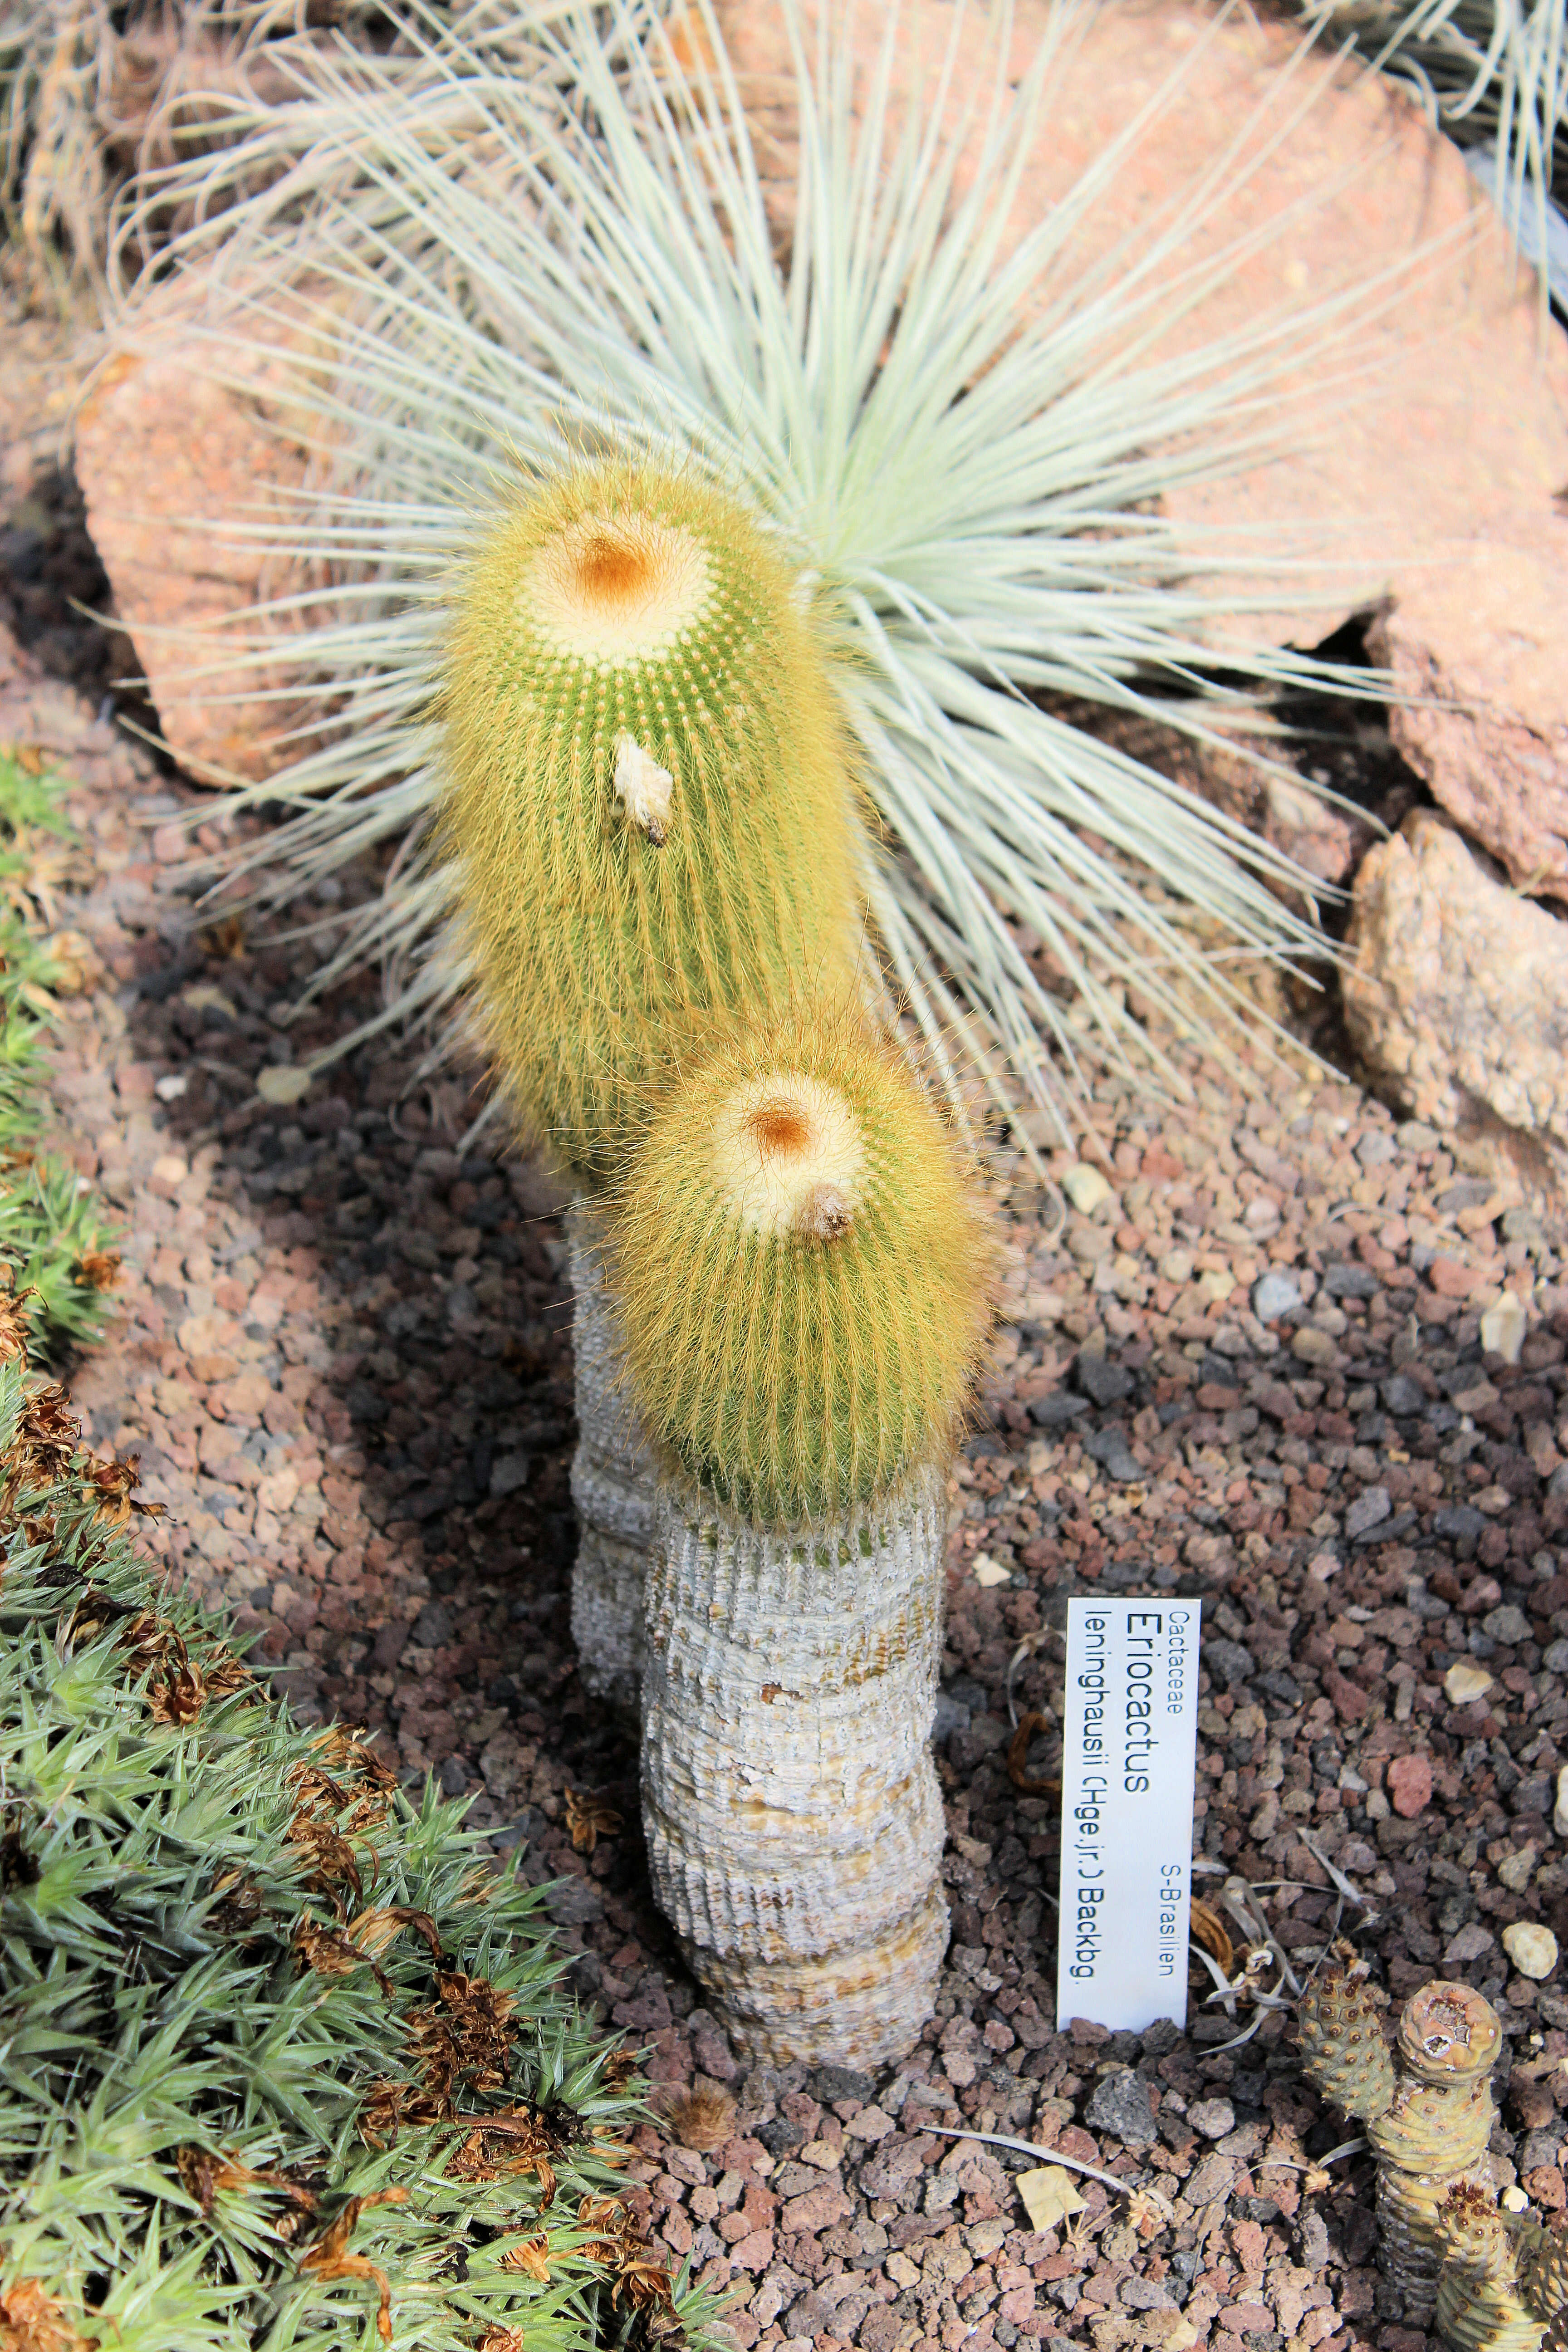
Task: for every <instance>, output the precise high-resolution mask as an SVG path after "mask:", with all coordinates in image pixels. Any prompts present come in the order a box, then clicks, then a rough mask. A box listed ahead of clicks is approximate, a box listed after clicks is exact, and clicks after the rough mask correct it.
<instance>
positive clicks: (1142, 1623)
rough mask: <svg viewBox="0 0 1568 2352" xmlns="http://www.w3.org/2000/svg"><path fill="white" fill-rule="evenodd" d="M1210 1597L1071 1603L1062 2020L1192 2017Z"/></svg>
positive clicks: (1124, 2024)
mask: <svg viewBox="0 0 1568 2352" xmlns="http://www.w3.org/2000/svg"><path fill="white" fill-rule="evenodd" d="M1202 1606H1203V1604H1202V1602H1201V1601H1173V1600H1169V1599H1167V1598H1166V1597H1165V1596H1164V1595H1163V1594H1161V1595H1157V1596H1156V1597H1155V1598H1154V1599H1152V1600H1142V1601H1131V1600H1121V1599H1119V1600H1115V1601H1068V1664H1067V1706H1066V1710H1065V1714H1064V1720H1063V1749H1062V1869H1061V1928H1060V1940H1059V1944H1058V1954H1057V2021H1058V2024H1059V2025H1063V2026H1065V2025H1066V2023H1067V2021H1068V2019H1069V2018H1072V2017H1082V2018H1087V2019H1089V2021H1091V2022H1092V2023H1093V2024H1095V2025H1106V2026H1109V2027H1110V2030H1111V2031H1112V2032H1121V2031H1128V2032H1134V2033H1136V2032H1142V2029H1143V2028H1144V2027H1145V2026H1148V2025H1152V2024H1153V2022H1154V2021H1155V2020H1156V2018H1162V2017H1168V2018H1171V2019H1173V2021H1174V2022H1175V2023H1176V2024H1177V2025H1184V2024H1185V2023H1186V2017H1187V1916H1188V1910H1189V1907H1190V1905H1191V1901H1192V1880H1193V1776H1194V1769H1195V1765H1196V1758H1197V1711H1198V1622H1199V1616H1200V1612H1201V1610H1202Z"/></svg>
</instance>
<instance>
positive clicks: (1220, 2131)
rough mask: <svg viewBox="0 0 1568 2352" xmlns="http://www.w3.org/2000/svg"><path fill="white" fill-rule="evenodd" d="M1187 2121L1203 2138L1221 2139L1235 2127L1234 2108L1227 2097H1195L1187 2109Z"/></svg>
mask: <svg viewBox="0 0 1568 2352" xmlns="http://www.w3.org/2000/svg"><path fill="white" fill-rule="evenodd" d="M1187 2121H1188V2122H1189V2123H1190V2124H1191V2126H1192V2127H1193V2129H1194V2131H1195V2132H1201V2133H1202V2134H1203V2136H1204V2137H1205V2139H1223V2138H1224V2137H1225V2136H1226V2132H1232V2131H1234V2130H1235V2129H1236V2109H1235V2108H1234V2107H1233V2106H1232V2105H1231V2104H1230V2101H1229V2100H1228V2099H1195V2100H1194V2102H1193V2105H1191V2106H1190V2107H1189V2108H1188V2109H1187Z"/></svg>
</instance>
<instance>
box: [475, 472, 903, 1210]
mask: <svg viewBox="0 0 1568 2352" xmlns="http://www.w3.org/2000/svg"><path fill="white" fill-rule="evenodd" d="M442 716H443V719H444V725H445V740H446V763H447V795H446V801H445V838H446V843H447V850H448V853H449V855H450V856H451V858H452V860H453V863H454V866H455V873H454V877H453V882H454V895H455V898H456V900H457V904H458V908H459V909H460V913H461V919H462V923H463V927H464V929H465V932H466V936H467V940H468V947H469V950H470V951H471V955H472V958H473V964H474V969H475V973H476V979H477V986H478V997H479V1011H480V1015H481V1020H482V1024H483V1027H484V1029H485V1032H486V1034H487V1037H488V1042H489V1046H490V1050H491V1053H492V1055H493V1058H494V1062H495V1066H496V1069H497V1073H498V1076H499V1077H500V1082H501V1084H502V1086H503V1087H504V1089H505V1090H506V1092H507V1094H508V1096H509V1097H510V1101H511V1103H512V1106H513V1107H514V1108H515V1109H516V1110H517V1112H518V1113H519V1114H520V1115H521V1118H522V1119H523V1121H524V1123H525V1124H526V1125H527V1126H528V1127H530V1128H531V1129H532V1130H534V1131H535V1132H536V1133H539V1134H541V1135H542V1136H543V1137H544V1138H545V1139H547V1140H549V1141H550V1142H552V1144H553V1145H554V1146H555V1148H556V1149H557V1150H559V1152H560V1153H561V1155H562V1157H563V1159H564V1160H566V1162H567V1164H568V1165H569V1166H570V1167H571V1168H572V1169H573V1170H574V1172H575V1173H576V1174H577V1176H578V1177H579V1179H580V1180H582V1181H588V1182H595V1181H603V1180H604V1179H605V1177H606V1175H607V1174H608V1173H609V1172H610V1171H612V1170H613V1169H614V1167H615V1166H616V1162H617V1160H618V1157H619V1154H620V1152H621V1150H623V1149H624V1147H625V1144H626V1138H627V1136H628V1134H629V1133H630V1132H631V1131H632V1129H634V1127H635V1125H636V1118H637V1107H638V1105H639V1104H640V1103H641V1102H642V1101H643V1100H644V1099H645V1098H646V1096H647V1088H648V1086H649V1083H650V1082H651V1081H657V1080H658V1078H659V1077H660V1076H661V1075H662V1074H663V1073H664V1072H665V1071H666V1070H667V1068H668V1065H669V1060H670V1056H671V1055H672V1053H673V1051H674V1049H675V1046H676V1044H677V1042H678V1041H679V1039H680V1038H681V1037H682V1036H683V1035H684V1034H686V1029H687V1025H688V1024H689V1020H690V1019H691V1018H692V1017H693V1016H695V1015H708V1014H711V1013H730V1014H737V1015H741V1016H742V1017H745V1018H747V1019H750V1018H752V1017H753V1016H756V1017H762V1018H764V1019H765V1018H767V1017H768V1016H769V1015H770V1014H772V1013H778V1012H780V1011H782V1010H783V1009H784V1007H785V1006H786V1005H787V1004H789V1003H792V1002H795V1001H796V1000H797V999H798V998H799V997H800V995H801V994H802V992H804V991H806V990H809V989H814V988H820V987H824V986H827V987H833V986H839V985H845V984H847V978H848V975H849V974H850V972H851V971H852V970H853V967H854V962H855V959H856V955H857V952H858V939H859V856H860V836H859V834H858V817H857V811H856V796H855V793H854V791H853V789H852V787H851V783H850V781H849V769H848V762H847V748H846V747H847V735H846V732H845V729H844V725H843V721H842V718H841V715H840V711H839V708H838V704H837V699H836V698H835V695H834V692H833V689H832V687H831V684H830V681H829V679H828V676H827V672H826V665H825V662H824V659H823V656H822V651H821V648H820V646H819V645H818V642H817V638H816V632H815V628H814V625H813V623H812V620H811V618H810V615H809V614H808V613H807V612H805V610H804V609H803V607H802V604H801V602H800V599H799V597H798V595H797V593H796V587H795V581H794V580H793V578H792V576H791V574H790V573H789V572H788V571H787V569H786V568H785V566H784V564H783V563H782V562H780V560H779V558H778V556H777V555H776V554H775V553H774V551H773V549H772V548H771V547H770V546H769V545H768V543H767V542H766V541H764V540H763V537H762V535H761V533H760V532H759V531H758V530H757V528H756V527H755V525H754V524H753V523H752V521H751V520H750V519H749V518H748V516H747V515H746V513H745V512H744V510H743V509H741V508H740V507H738V506H737V505H736V504H735V503H734V502H733V501H732V500H731V499H726V498H725V497H723V496H722V495H721V494H720V493H719V492H717V491H715V490H713V489H711V488H708V487H706V486H705V485H704V484H702V483H700V482H699V481H698V480H696V479H694V478H690V477H689V476H688V475H686V474H683V473H679V472H675V471H672V470H670V469H669V468H668V467H667V468H658V467H648V466H637V465H618V466H607V467H583V468H580V469H579V470H577V471H575V472H573V473H571V474H569V475H567V476H565V477H564V478H562V479H560V480H558V481H556V482H554V483H552V484H550V485H548V486H546V487H544V488H536V489H534V490H533V491H531V493H529V494H525V495H522V496H521V497H519V498H518V499H517V500H516V502H515V503H514V504H513V505H512V506H511V508H510V509H509V511H508V512H507V513H506V514H505V515H504V516H503V517H502V519H501V520H500V521H499V522H498V524H497V525H496V527H495V528H494V529H493V530H491V531H490V532H489V534H488V536H487V537H486V538H485V539H484V540H483V541H482V543H481V544H480V546H479V551H478V553H477V555H476V558H475V560H474V562H473V564H472V566H471V569H470V571H469V573H468V578H467V580H466V582H465V583H463V584H462V587H461V589H460V593H459V594H458V599H457V602H456V605H455V609H454V613H453V616H452V625H451V629H450V634H449V639H448V645H447V661H446V684H445V690H444V697H443V706H442Z"/></svg>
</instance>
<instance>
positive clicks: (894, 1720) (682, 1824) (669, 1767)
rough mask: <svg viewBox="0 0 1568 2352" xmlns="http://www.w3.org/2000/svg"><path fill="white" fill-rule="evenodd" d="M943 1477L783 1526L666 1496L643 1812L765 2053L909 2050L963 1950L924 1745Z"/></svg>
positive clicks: (936, 1649) (738, 2030) (663, 1874)
mask: <svg viewBox="0 0 1568 2352" xmlns="http://www.w3.org/2000/svg"><path fill="white" fill-rule="evenodd" d="M945 1534H946V1505H945V1492H944V1482H943V1480H942V1475H941V1473H940V1471H939V1470H937V1469H936V1468H934V1467H931V1468H927V1469H925V1470H922V1471H921V1472H920V1473H919V1474H918V1475H916V1476H915V1477H913V1478H912V1479H911V1480H910V1482H909V1483H908V1484H907V1485H906V1486H904V1487H903V1488H902V1489H900V1492H899V1493H898V1494H897V1495H895V1496H891V1497H889V1498H888V1499H886V1500H885V1501H884V1502H883V1503H881V1504H880V1505H877V1506H871V1507H868V1508H867V1509H865V1510H864V1511H861V1512H858V1513H857V1514H855V1515H854V1517H851V1518H849V1519H847V1520H846V1521H845V1522H843V1523H842V1524H841V1525H839V1526H837V1527H834V1528H827V1529H821V1530H816V1531H813V1532H812V1533H810V1534H796V1535H794V1536H786V1535H780V1534H773V1533H768V1532H766V1531H764V1530H763V1529H760V1528H751V1527H746V1526H743V1525H742V1524H740V1523H738V1522H736V1521H734V1520H732V1519H730V1518H728V1517H724V1516H723V1515H721V1513H720V1512H719V1511H718V1509H717V1507H715V1506H714V1505H713V1503H712V1500H711V1497H709V1496H700V1495H699V1494H698V1492H697V1491H696V1490H695V1489H694V1488H692V1487H690V1486H674V1485H671V1486H666V1487H664V1488H663V1489H661V1492H660V1497H659V1535H658V1538H657V1539H656V1541H655V1544H654V1547H653V1550H652V1553H651V1555H650V1559H649V1565H648V1577H647V1594H646V1599H647V1664H646V1668H645V1675H644V1687H643V1818H644V1825H645V1828H646V1831H647V1846H648V1858H649V1864H650V1868H651V1871H652V1874H653V1883H654V1891H655V1893H656V1895H657V1896H658V1901H659V1904H660V1906H662V1908H663V1909H664V1911H665V1913H666V1915H667V1916H668V1918H669V1919H670V1920H671V1921H672V1922H673V1923H674V1925H675V1927H676V1928H677V1930H678V1931H679V1935H680V1937H681V1939H682V1942H683V1943H684V1945H685V1948H686V1951H687V1956H688V1958H689V1961H690V1964H691V1967H692V1969H693V1970H694V1971H695V1973H696V1975H697V1976H698V1977H699V1978H700V1979H701V1981H702V1983H703V1984H704V1985H705V1986H706V1987H707V1988H708V1990H709V1991H710V1993H711V1994H712V1996H713V1999H714V2001H715V2003H716V2005H717V2006H718V2007H719V2008H720V2009H721V2011H722V2013H723V2016H724V2019H725V2022H726V2024H727V2025H728V2026H729V2028H730V2031H731V2033H732V2034H733V2036H734V2038H735V2039H736V2041H737V2042H740V2043H741V2044H742V2047H743V2048H745V2049H746V2050H747V2051H748V2052H750V2053H752V2055H753V2056H756V2057H759V2058H763V2059H767V2060H770V2061H772V2062H774V2063H782V2062H783V2061H784V2060H787V2059H790V2058H805V2059H809V2060H812V2061H816V2062H821V2061H825V2060H837V2061H838V2062H839V2063H845V2064H850V2065H856V2066H868V2065H874V2064H877V2063H880V2062H881V2061H882V2060H883V2059H885V2058H889V2057H892V2056H894V2055H896V2054H898V2053H901V2052H903V2051H906V2050H908V2049H909V2048H910V2045H911V2044H912V2043H913V2042H914V2041H915V2040H916V2039H917V2037H918V2036H919V2033H920V2030H921V2026H922V2025H923V2024H924V2022H925V2021H926V2019H927V2018H928V2017H929V2016H930V2015H931V2007H932V2003H933V2000H934V1998H935V1991H936V1979H937V1971H938V1969H939V1968H940V1966H941V1962H942V1953H943V1951H944V1950H945V1948H946V1946H947V1933H948V1921H947V1906H946V1904H945V1903H944V1902H943V1900H942V1889H941V1863H942V1843H943V1837H944V1822H943V1819H942V1795H941V1790H939V1788H938V1785H937V1779H936V1772H935V1769H934V1768H933V1766H932V1763H931V1751H930V1747H929V1744H928V1743H929V1741H930V1738H931V1717H932V1712H933V1709H934V1706H935V1702H936V1677H937V1668H938V1663H939V1659H940V1654H941V1639H942V1634H941V1620H942V1554H943V1549H944V1540H945Z"/></svg>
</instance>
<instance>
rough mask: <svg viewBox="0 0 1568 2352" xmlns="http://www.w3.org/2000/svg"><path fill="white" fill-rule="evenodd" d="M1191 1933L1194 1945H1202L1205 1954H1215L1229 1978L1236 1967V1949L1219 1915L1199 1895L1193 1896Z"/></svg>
mask: <svg viewBox="0 0 1568 2352" xmlns="http://www.w3.org/2000/svg"><path fill="white" fill-rule="evenodd" d="M1189 1932H1190V1934H1191V1937H1192V1940H1193V1942H1194V1944H1200V1945H1201V1946H1202V1947H1203V1948H1204V1950H1205V1952H1212V1953H1213V1955H1214V1957H1215V1959H1216V1960H1217V1961H1218V1962H1219V1965H1220V1967H1221V1968H1222V1969H1224V1971H1225V1973H1226V1976H1227V1977H1228V1976H1229V1974H1230V1972H1231V1970H1232V1969H1233V1968H1234V1967H1235V1966H1236V1947H1235V1945H1234V1944H1233V1943H1232V1942H1231V1940H1230V1936H1229V1934H1228V1932H1227V1930H1226V1924H1225V1921H1224V1920H1223V1919H1222V1918H1221V1917H1220V1916H1219V1913H1218V1912H1217V1911H1216V1910H1215V1908H1214V1906H1212V1904H1208V1903H1205V1901H1204V1899H1203V1897H1202V1896H1201V1895H1194V1896H1193V1902H1192V1925H1191V1927H1190V1930H1189Z"/></svg>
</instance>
